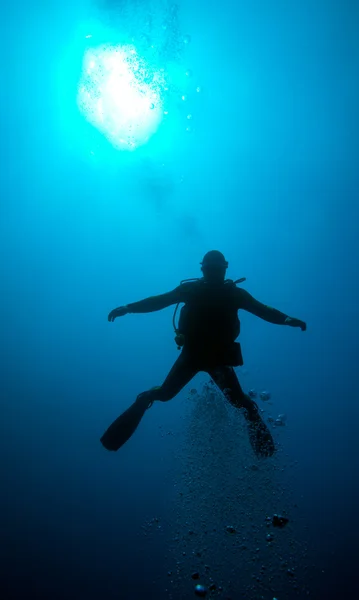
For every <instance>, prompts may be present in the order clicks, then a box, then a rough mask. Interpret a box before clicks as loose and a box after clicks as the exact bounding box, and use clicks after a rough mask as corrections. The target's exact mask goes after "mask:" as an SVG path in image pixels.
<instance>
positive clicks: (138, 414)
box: [100, 392, 151, 452]
mask: <svg viewBox="0 0 359 600" xmlns="http://www.w3.org/2000/svg"><path fill="white" fill-rule="evenodd" d="M146 396H147V393H146V392H144V393H143V394H140V395H139V396H137V398H136V400H135V402H134V403H133V404H132V405H131V406H130V407H129V408H128V409H127V410H125V412H124V413H122V415H120V416H119V417H118V418H117V419H116V420H115V421H114V422H113V423H112V424H111V425H110V427H109V428H108V429H107V430H106V431H105V433H104V434H103V436H102V438H101V440H100V441H101V444H102V445H103V446H104V447H105V448H106V450H113V451H114V452H116V450H119V448H121V446H123V445H124V444H125V443H126V442H127V440H129V439H130V437H131V436H132V435H133V433H134V432H135V431H136V429H137V427H138V425H139V424H140V422H141V419H142V417H143V415H144V414H145V412H146V410H147V408H148V407H149V405H150V404H151V403H150V401H149V400H148V397H146Z"/></svg>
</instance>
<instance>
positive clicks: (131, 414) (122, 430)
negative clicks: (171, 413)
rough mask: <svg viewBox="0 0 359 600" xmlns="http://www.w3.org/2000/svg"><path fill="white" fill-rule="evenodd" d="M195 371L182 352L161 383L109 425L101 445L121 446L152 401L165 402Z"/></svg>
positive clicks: (111, 448)
mask: <svg viewBox="0 0 359 600" xmlns="http://www.w3.org/2000/svg"><path fill="white" fill-rule="evenodd" d="M196 373H198V369H197V368H196V366H195V365H194V364H192V362H191V361H190V360H189V359H188V358H187V357H184V355H183V353H182V354H181V355H180V356H179V357H178V359H177V360H176V362H175V364H174V365H173V367H172V369H171V370H170V372H169V374H168V375H167V377H166V379H165V381H164V382H163V384H162V385H161V386H159V387H155V388H152V389H151V390H148V391H147V392H142V394H139V395H138V396H137V398H136V400H135V402H134V403H133V404H132V405H131V406H130V407H129V408H128V409H127V410H126V411H125V412H124V413H122V415H120V416H119V417H118V418H117V419H116V420H115V421H114V422H113V423H112V425H110V427H109V428H108V429H107V430H106V431H105V433H104V434H103V436H102V438H101V443H102V445H103V446H104V447H105V448H106V449H107V450H114V451H116V450H118V449H119V448H121V446H123V444H125V443H126V442H127V440H129V438H130V437H131V436H132V435H133V433H134V432H135V431H136V429H137V427H138V425H139V424H140V422H141V419H142V417H143V415H144V414H145V412H146V410H147V409H148V408H150V406H152V404H153V402H154V401H155V400H160V401H162V402H166V401H167V400H171V398H174V396H176V395H177V394H178V392H180V391H181V389H182V388H183V387H184V386H185V385H187V383H188V382H189V381H190V380H191V379H192V377H194V375H196Z"/></svg>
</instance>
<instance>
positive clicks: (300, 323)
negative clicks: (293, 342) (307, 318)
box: [284, 317, 307, 331]
mask: <svg viewBox="0 0 359 600" xmlns="http://www.w3.org/2000/svg"><path fill="white" fill-rule="evenodd" d="M284 324H285V325H289V326H290V327H300V328H301V330H302V331H306V329H307V324H306V323H304V321H301V320H300V319H292V317H287V318H286V320H285V322H284Z"/></svg>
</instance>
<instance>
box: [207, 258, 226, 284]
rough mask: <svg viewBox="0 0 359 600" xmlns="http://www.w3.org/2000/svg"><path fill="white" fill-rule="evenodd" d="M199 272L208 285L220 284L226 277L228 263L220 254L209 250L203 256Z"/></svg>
mask: <svg viewBox="0 0 359 600" xmlns="http://www.w3.org/2000/svg"><path fill="white" fill-rule="evenodd" d="M201 265H202V267H201V271H202V273H203V277H204V279H205V281H208V282H210V283H221V282H223V281H224V279H225V276H226V270H227V267H228V262H227V261H226V259H225V258H224V256H223V254H222V252H219V251H218V250H211V251H210V252H207V254H205V255H204V257H203V260H202V262H201Z"/></svg>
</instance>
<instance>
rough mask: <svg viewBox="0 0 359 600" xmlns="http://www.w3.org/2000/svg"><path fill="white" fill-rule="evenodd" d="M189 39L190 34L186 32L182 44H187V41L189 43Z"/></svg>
mask: <svg viewBox="0 0 359 600" xmlns="http://www.w3.org/2000/svg"><path fill="white" fill-rule="evenodd" d="M190 41H191V36H190V35H189V34H188V33H187V35H185V36H184V37H183V43H184V44H189V43H190Z"/></svg>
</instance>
